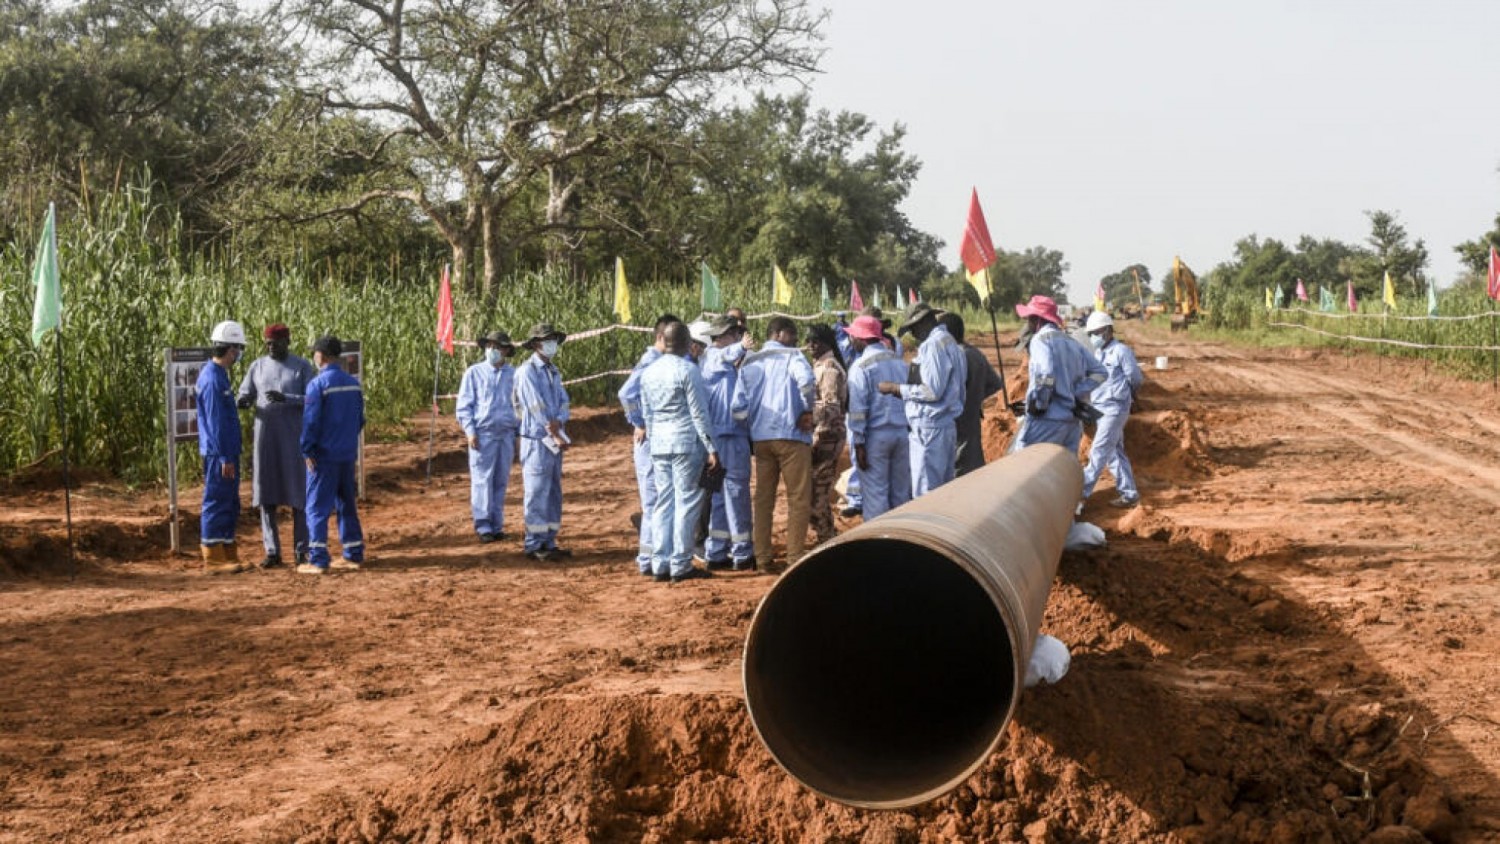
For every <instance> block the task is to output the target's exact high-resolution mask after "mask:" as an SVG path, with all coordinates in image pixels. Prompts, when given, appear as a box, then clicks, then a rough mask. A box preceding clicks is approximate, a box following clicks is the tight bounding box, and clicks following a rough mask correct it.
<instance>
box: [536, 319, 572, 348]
mask: <svg viewBox="0 0 1500 844" xmlns="http://www.w3.org/2000/svg"><path fill="white" fill-rule="evenodd" d="M554 338H556V340H557V342H559V343H561V342H563V341H564V340H567V339H568V335H567V334H565V333H563V332H562V331H559V330H558V329H557V328H556V327H555V326H554V325H553V324H552V323H550V322H539V323H537V324H536V325H533V326H532V327H531V333H530V334H528V335H526V345H527V346H530V345H532V344H534V343H540V342H541V341H543V340H551V339H554Z"/></svg>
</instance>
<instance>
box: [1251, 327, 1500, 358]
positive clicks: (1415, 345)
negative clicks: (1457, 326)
mask: <svg viewBox="0 0 1500 844" xmlns="http://www.w3.org/2000/svg"><path fill="white" fill-rule="evenodd" d="M1266 325H1269V326H1273V327H1276V328H1297V329H1301V330H1302V331H1308V332H1311V333H1313V334H1321V335H1323V336H1324V337H1333V338H1336V339H1339V340H1352V341H1354V342H1358V343H1374V344H1376V345H1385V346H1400V347H1402V348H1406V349H1436V350H1439V351H1454V352H1494V351H1500V346H1438V345H1433V344H1429V343H1411V342H1408V341H1406V340H1391V339H1388V338H1385V337H1361V336H1359V335H1357V334H1336V333H1334V332H1332V331H1324V330H1322V329H1321V328H1312V327H1310V326H1306V325H1301V324H1300V323H1295V322H1268V323H1266Z"/></svg>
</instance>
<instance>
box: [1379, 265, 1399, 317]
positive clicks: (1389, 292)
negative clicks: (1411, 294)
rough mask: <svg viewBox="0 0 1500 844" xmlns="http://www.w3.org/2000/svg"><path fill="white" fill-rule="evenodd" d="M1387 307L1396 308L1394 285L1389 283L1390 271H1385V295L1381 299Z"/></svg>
mask: <svg viewBox="0 0 1500 844" xmlns="http://www.w3.org/2000/svg"><path fill="white" fill-rule="evenodd" d="M1381 298H1382V299H1383V300H1384V301H1385V304H1386V306H1387V307H1391V308H1394V307H1396V285H1395V284H1394V283H1392V282H1391V271H1390V270H1386V271H1385V295H1384V296H1383V297H1381Z"/></svg>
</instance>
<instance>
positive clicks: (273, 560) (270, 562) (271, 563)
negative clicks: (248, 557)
mask: <svg viewBox="0 0 1500 844" xmlns="http://www.w3.org/2000/svg"><path fill="white" fill-rule="evenodd" d="M260 567H261V568H263V569H279V568H281V558H280V557H278V556H276V555H275V554H267V555H266V558H265V559H264V560H261V561H260Z"/></svg>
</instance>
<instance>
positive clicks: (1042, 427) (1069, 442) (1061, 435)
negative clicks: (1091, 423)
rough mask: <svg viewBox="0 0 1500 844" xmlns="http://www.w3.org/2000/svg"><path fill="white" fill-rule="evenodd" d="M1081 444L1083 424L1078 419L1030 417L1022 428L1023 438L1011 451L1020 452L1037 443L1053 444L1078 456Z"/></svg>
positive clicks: (1020, 438) (1021, 437)
mask: <svg viewBox="0 0 1500 844" xmlns="http://www.w3.org/2000/svg"><path fill="white" fill-rule="evenodd" d="M1081 442H1083V423H1082V422H1079V421H1078V420H1077V419H1042V418H1040V417H1036V416H1028V417H1027V418H1026V421H1025V424H1024V425H1022V426H1021V436H1020V437H1019V438H1017V440H1016V443H1015V445H1014V446H1012V447H1011V451H1018V450H1020V449H1023V448H1025V447H1026V446H1028V445H1036V444H1037V443H1053V444H1055V445H1060V446H1062V447H1063V448H1066V449H1067V450H1068V451H1071V452H1072V453H1074V454H1077V453H1078V445H1079V443H1081Z"/></svg>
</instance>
